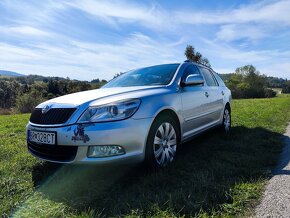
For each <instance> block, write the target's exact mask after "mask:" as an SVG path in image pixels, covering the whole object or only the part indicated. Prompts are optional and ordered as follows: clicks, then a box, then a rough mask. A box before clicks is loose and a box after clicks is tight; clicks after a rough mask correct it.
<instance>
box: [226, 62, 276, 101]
mask: <svg viewBox="0 0 290 218" xmlns="http://www.w3.org/2000/svg"><path fill="white" fill-rule="evenodd" d="M227 86H228V87H229V89H230V90H231V91H232V96H233V98H271V97H275V96H276V93H275V92H274V91H273V90H272V89H268V88H266V87H267V82H266V76H265V75H260V73H259V71H257V70H256V68H255V67H254V66H252V65H246V66H243V67H239V68H237V69H236V71H235V73H233V74H232V75H231V76H230V78H229V80H228V81H227Z"/></svg>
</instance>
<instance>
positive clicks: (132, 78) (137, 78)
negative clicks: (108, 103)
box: [103, 64, 179, 88]
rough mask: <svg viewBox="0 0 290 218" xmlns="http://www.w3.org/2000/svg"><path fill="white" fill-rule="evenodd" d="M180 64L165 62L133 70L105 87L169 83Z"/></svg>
mask: <svg viewBox="0 0 290 218" xmlns="http://www.w3.org/2000/svg"><path fill="white" fill-rule="evenodd" d="M178 66H179V64H164V65H157V66H152V67H145V68H141V69H136V70H131V71H129V72H127V73H124V74H122V75H121V76H118V77H117V78H115V79H113V80H111V81H110V82H109V83H107V84H106V85H105V86H103V88H111V87H128V86H154V85H167V84H169V83H170V81H171V80H172V78H173V76H174V73H175V72H176V70H177V68H178Z"/></svg>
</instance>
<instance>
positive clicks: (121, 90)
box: [37, 86, 161, 108]
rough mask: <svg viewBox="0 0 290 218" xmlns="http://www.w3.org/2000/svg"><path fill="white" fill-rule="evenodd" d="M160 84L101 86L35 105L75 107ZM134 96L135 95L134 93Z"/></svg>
mask: <svg viewBox="0 0 290 218" xmlns="http://www.w3.org/2000/svg"><path fill="white" fill-rule="evenodd" d="M160 87H161V86H134V87H115V88H101V89H94V90H90V91H83V92H77V93H73V94H69V95H64V96H61V97H57V98H53V99H51V100H48V101H45V102H43V103H41V104H39V105H38V106H37V108H42V107H44V106H45V105H47V104H53V105H55V106H56V107H57V105H61V106H62V107H63V106H67V107H76V106H79V105H81V104H84V103H87V102H91V101H94V100H98V99H101V98H105V97H109V96H116V95H120V94H125V93H126V94H129V93H132V92H133V93H134V92H142V91H147V90H152V89H157V88H160ZM134 96H135V95H134Z"/></svg>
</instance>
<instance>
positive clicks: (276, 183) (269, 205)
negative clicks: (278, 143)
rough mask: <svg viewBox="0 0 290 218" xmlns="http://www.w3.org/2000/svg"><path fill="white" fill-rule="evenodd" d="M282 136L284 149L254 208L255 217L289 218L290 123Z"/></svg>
mask: <svg viewBox="0 0 290 218" xmlns="http://www.w3.org/2000/svg"><path fill="white" fill-rule="evenodd" d="M284 136H285V137H284V140H285V148H284V150H283V153H282V154H281V157H280V161H279V164H278V166H277V168H276V170H274V172H273V177H272V178H271V179H270V181H269V183H268V185H267V187H266V190H265V193H264V195H263V199H262V201H261V203H260V205H259V206H258V207H257V208H256V216H257V217H285V218H289V217H290V123H289V125H288V127H287V130H286V133H285V134H284Z"/></svg>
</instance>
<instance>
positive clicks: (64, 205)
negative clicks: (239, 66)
mask: <svg viewBox="0 0 290 218" xmlns="http://www.w3.org/2000/svg"><path fill="white" fill-rule="evenodd" d="M232 116H233V128H232V132H231V135H230V136H225V135H221V134H220V133H219V132H217V131H216V130H213V131H210V132H208V133H206V134H204V135H202V136H199V137H197V138H195V139H194V140H192V141H190V142H188V143H186V144H184V145H183V146H182V147H181V148H180V150H179V153H178V156H177V159H176V161H175V162H174V163H173V164H172V165H171V166H169V167H168V168H166V169H163V170H161V171H158V172H152V171H148V170H146V169H144V168H141V167H139V166H107V167H96V166H70V165H56V164H49V163H45V162H41V161H39V160H37V159H36V158H34V157H32V156H31V155H30V154H28V152H27V149H26V143H25V125H26V123H27V121H28V119H29V115H28V114H25V115H6V116H4V115H3V116H0V215H1V216H2V217H8V216H14V217H93V216H95V217H107V216H114V217H115V216H127V217H143V216H146V217H179V216H197V217H237V216H249V215H250V214H252V212H253V207H254V206H255V205H256V204H257V202H258V200H259V197H260V196H261V194H262V191H263V188H264V185H265V181H267V179H268V178H269V175H270V172H271V171H270V170H271V169H273V167H274V166H275V164H276V161H277V158H278V156H279V153H280V152H281V149H282V140H281V135H282V133H283V132H284V131H285V127H286V125H287V123H288V121H289V120H290V96H289V95H288V96H287V95H279V97H277V98H273V99H247V100H235V101H234V102H233V105H232Z"/></svg>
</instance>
